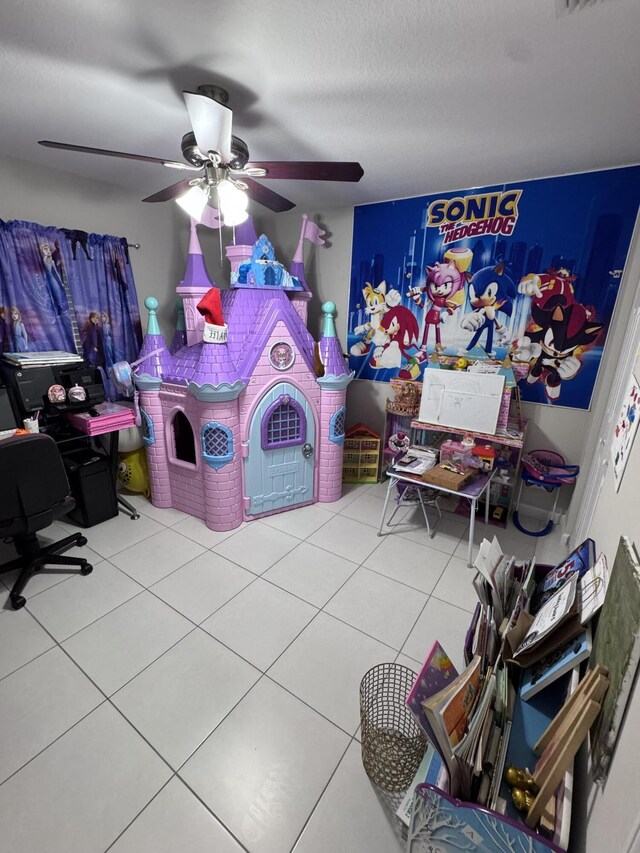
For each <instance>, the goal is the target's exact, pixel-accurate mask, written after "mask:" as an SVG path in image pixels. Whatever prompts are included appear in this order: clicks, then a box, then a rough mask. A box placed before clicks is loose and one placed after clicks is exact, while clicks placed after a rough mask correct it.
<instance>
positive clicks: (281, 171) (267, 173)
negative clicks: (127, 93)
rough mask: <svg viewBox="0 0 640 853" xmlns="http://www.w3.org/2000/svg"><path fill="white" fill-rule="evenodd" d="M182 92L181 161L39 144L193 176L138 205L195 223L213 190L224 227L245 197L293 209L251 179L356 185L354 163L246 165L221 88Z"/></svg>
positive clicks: (241, 213) (239, 213) (241, 214)
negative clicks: (164, 205)
mask: <svg viewBox="0 0 640 853" xmlns="http://www.w3.org/2000/svg"><path fill="white" fill-rule="evenodd" d="M182 94H183V96H184V100H185V105H186V108H187V112H188V114H189V119H190V121H191V126H192V128H193V130H192V131H191V132H189V133H185V135H184V136H183V137H182V143H181V148H182V154H183V156H184V158H185V161H186V162H185V163H181V162H179V161H176V160H169V159H163V158H161V157H150V156H148V155H145V154H128V153H125V152H122V151H110V150H107V149H104V148H90V147H87V146H84V145H72V144H68V143H65V142H51V141H50V140H47V139H42V140H40V142H39V144H40V145H44V146H46V147H48V148H61V149H64V150H66V151H79V152H81V153H86V154H101V155H103V156H106V157H121V158H124V159H127V160H142V161H144V162H146V163H158V164H159V165H161V166H166V167H167V168H169V169H178V170H184V171H188V172H194V173H196V172H197V173H198V175H197V177H193V178H184V179H183V180H181V181H178V183H176V184H172V185H171V186H169V187H165V189H163V190H160V191H159V192H157V193H154V194H153V195H150V196H148V197H147V198H145V199H143V201H148V202H158V201H168V200H170V199H176V201H178V203H179V204H181V206H182V207H184V208H185V210H187V212H188V213H190V215H192V216H194V218H195V219H197V220H199V219H200V218H201V216H202V213H203V211H204V208H205V206H206V204H207V201H208V200H209V199H210V198H211V197H213V192H214V191H216V192H217V196H218V199H217V206H218V207H219V209H220V212H221V213H222V215H223V219H224V221H225V224H227V225H238V224H240V222H243V221H244V220H245V219H246V218H247V215H248V214H247V213H246V207H247V196H248V197H249V198H251V199H253V200H254V201H257V202H258V203H259V204H262V205H264V207H267V208H269V210H272V211H274V212H276V213H281V212H283V211H285V210H291V208H293V207H295V203H294V202H292V201H290V200H289V199H287V198H285V197H284V196H282V195H280V194H279V193H277V192H274V191H273V190H270V189H269V188H268V187H265V186H263V185H262V184H260V183H258V182H257V181H256V180H254V178H277V179H279V180H281V179H284V180H305V181H359V180H360V178H361V177H362V176H363V174H364V171H363V169H362V166H361V165H360V164H359V163H344V162H342V163H341V162H301V161H290V162H276V161H266V162H255V161H251V160H250V157H249V149H248V147H247V145H246V143H245V142H244V141H243V140H242V139H240V138H239V137H237V136H234V135H233V134H232V132H231V128H232V119H233V113H232V111H231V109H230V108H229V106H228V102H229V94H228V92H227V91H226V90H225V89H223V88H221V87H220V86H215V85H205V86H198V89H197V92H183V93H182ZM225 211H226V213H225Z"/></svg>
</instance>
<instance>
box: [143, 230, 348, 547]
mask: <svg viewBox="0 0 640 853" xmlns="http://www.w3.org/2000/svg"><path fill="white" fill-rule="evenodd" d="M322 238H323V232H322V231H321V230H320V229H319V227H318V226H317V225H316V224H315V223H314V222H312V221H311V220H309V218H308V217H307V216H303V220H302V229H301V234H300V239H299V242H298V247H297V250H296V253H295V256H294V259H293V263H292V264H291V268H290V270H286V269H285V268H284V267H283V266H282V264H279V263H278V262H277V261H276V260H275V253H274V250H273V246H272V245H271V243H270V242H269V240H268V239H267V237H266V236H265V235H262V236H261V237H260V238H258V237H257V236H256V233H255V230H254V226H253V222H252V220H251V219H248V220H247V221H246V222H244V223H243V224H242V225H240V226H239V227H237V228H236V229H235V243H234V244H233V245H230V246H227V247H226V254H227V258H228V259H229V261H230V264H231V279H230V280H231V286H230V289H228V290H224V291H222V292H221V291H219V290H218V288H217V287H216V286H215V285H214V283H213V282H212V281H211V279H210V278H209V275H208V273H207V269H206V267H205V263H204V259H203V257H202V250H201V248H200V243H199V240H198V236H197V232H196V224H195V222H194V221H192V223H191V240H190V244H189V254H188V258H187V268H186V272H185V276H184V279H183V280H182V281H181V282H180V285H179V286H178V288H177V292H178V295H179V296H180V298H181V300H182V307H183V310H184V319H183V318H182V317H180V318H179V326H180V327H181V328H178V330H177V331H178V333H179V334H177V335H176V337H175V338H174V343H173V345H172V348H173V346H175V347H177V349H176V350H175V352H173V354H172V353H171V351H170V349H169V348H168V347H167V345H166V343H165V340H164V338H163V336H162V335H161V333H160V328H159V325H158V322H157V319H156V308H157V300H156V299H155V298H153V297H149V298H148V299H147V300H146V302H145V305H146V307H147V308H148V310H149V321H148V328H147V334H146V335H145V337H144V341H143V344H142V349H141V352H140V357H139V364H138V367H137V370H136V371H135V374H134V381H135V384H136V387H137V389H138V390H139V392H140V403H141V415H142V429H143V440H144V444H145V446H146V453H147V461H148V466H149V477H150V482H151V494H152V502H153V504H154V505H155V506H158V507H174V508H176V509H179V510H182V511H183V512H186V513H189V514H190V515H194V516H196V517H198V518H201V519H202V520H203V521H204V522H205V523H206V525H207V526H208V527H210V528H211V529H212V530H219V531H224V530H232V529H234V528H236V527H238V526H239V525H240V524H241V523H242V521H250V520H252V519H254V518H259V517H261V516H265V515H270V514H272V513H276V512H282V511H284V510H288V509H292V508H294V507H298V506H303V505H306V504H311V503H314V502H316V501H322V502H331V501H335V500H338V498H339V497H340V496H341V494H342V453H343V443H344V438H345V414H346V413H345V397H346V389H347V385H348V384H349V382H350V381H351V380H352V378H353V375H354V374H353V372H351V371H349V368H348V366H347V364H346V362H345V359H344V357H343V355H342V348H341V346H340V343H339V341H338V338H337V336H336V331H335V325H334V314H335V305H334V304H333V303H332V302H326V303H325V304H324V305H323V306H322V310H323V314H324V322H323V332H322V336H321V338H320V341H319V343H318V344H317V358H319V361H320V365H317V364H316V352H315V347H316V343H315V341H314V339H313V338H312V336H311V334H310V333H309V331H308V329H307V306H308V303H309V300H310V299H311V293H310V291H309V287H308V285H307V282H306V279H305V270H304V263H303V247H304V241H305V240H310V241H311V242H313V243H315V244H316V245H320V244H322V243H323V242H324V241H323V239H322ZM183 341H184V342H185V345H184V346H182V347H181V346H180V343H181V342H183ZM318 367H319V369H317V368H318ZM318 373H319V374H320V375H317V374H318Z"/></svg>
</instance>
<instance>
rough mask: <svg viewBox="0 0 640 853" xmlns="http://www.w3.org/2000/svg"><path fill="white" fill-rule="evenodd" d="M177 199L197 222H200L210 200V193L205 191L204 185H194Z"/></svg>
mask: <svg viewBox="0 0 640 853" xmlns="http://www.w3.org/2000/svg"><path fill="white" fill-rule="evenodd" d="M207 189H208V188H207ZM176 201H177V203H178V204H179V205H180V207H181V208H182V209H183V210H184V211H185V212H186V213H188V214H189V216H191V217H192V218H193V219H195V220H196V222H200V221H201V220H202V214H203V213H204V209H205V207H206V206H207V202H208V201H209V193H208V192H205V190H203V189H202V187H199V186H193V187H189V189H188V190H187V191H186V193H183V194H182V195H180V196H178V198H177V199H176Z"/></svg>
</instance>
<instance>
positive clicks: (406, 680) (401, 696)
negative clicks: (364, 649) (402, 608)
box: [360, 663, 427, 791]
mask: <svg viewBox="0 0 640 853" xmlns="http://www.w3.org/2000/svg"><path fill="white" fill-rule="evenodd" d="M415 679H416V674H415V672H412V671H411V670H410V669H408V668H407V667H406V666H401V665H400V664H397V663H384V664H379V665H378V666H374V667H373V668H372V669H370V670H369V672H367V674H366V675H365V676H364V678H363V679H362V682H361V683H360V724H361V744H362V763H363V764H364V769H365V770H366V772H367V775H368V776H369V778H370V779H371V781H372V782H374V783H375V784H376V785H378V787H380V788H382V789H383V790H384V791H405V790H406V789H407V788H408V787H409V785H410V784H411V781H412V779H413V777H414V776H415V773H416V770H417V769H418V767H419V765H420V762H421V761H422V757H423V756H424V753H425V750H426V748H427V739H426V737H425V736H424V734H423V733H422V731H421V729H420V727H419V726H418V724H417V723H416V721H415V718H414V716H413V714H412V713H411V711H410V710H409V709H408V708H407V706H406V705H405V698H406V696H407V694H408V693H409V691H410V690H411V687H412V686H413V682H414V681H415Z"/></svg>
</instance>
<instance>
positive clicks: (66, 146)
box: [38, 139, 200, 172]
mask: <svg viewBox="0 0 640 853" xmlns="http://www.w3.org/2000/svg"><path fill="white" fill-rule="evenodd" d="M38 145H44V147H45V148H60V149H61V150H62V151H79V152H80V153H81V154H101V155H102V156H103V157H120V158H122V159H123V160H142V161H143V162H145V163H158V164H159V165H160V166H168V167H169V168H170V169H185V170H186V171H189V172H193V171H195V172H199V171H200V167H199V166H190V165H189V164H188V163H179V162H178V161H177V160H163V159H162V157H149V156H147V155H146V154H127V153H126V152H125V151H110V150H109V149H107V148H89V147H87V146H86V145H71V144H70V143H68V142H51V141H50V140H49V139H41V140H40V141H39V142H38Z"/></svg>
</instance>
